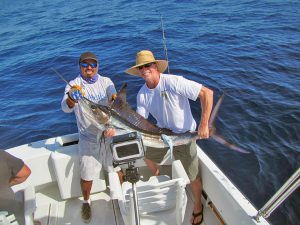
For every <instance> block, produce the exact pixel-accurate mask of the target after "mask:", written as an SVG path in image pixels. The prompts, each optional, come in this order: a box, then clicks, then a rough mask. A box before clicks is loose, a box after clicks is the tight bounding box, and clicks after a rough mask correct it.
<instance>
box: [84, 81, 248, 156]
mask: <svg viewBox="0 0 300 225" xmlns="http://www.w3.org/2000/svg"><path fill="white" fill-rule="evenodd" d="M126 87H127V85H126V84H125V85H123V87H122V88H121V89H120V91H119V92H118V94H117V98H116V99H115V100H114V101H113V102H112V104H109V105H108V106H104V105H99V104H96V103H94V102H92V101H90V100H88V99H86V98H84V99H82V100H79V102H78V104H79V105H80V106H81V107H82V109H83V112H84V114H85V115H86V116H87V117H88V118H89V120H90V121H91V122H92V124H93V125H95V126H97V127H98V128H99V129H101V130H104V129H106V128H107V127H114V128H116V131H117V134H118V133H122V132H124V131H126V132H133V131H136V132H138V133H139V134H140V135H141V136H142V138H143V143H144V145H146V146H150V147H155V148H163V147H168V145H167V144H166V143H165V142H164V141H163V140H162V138H161V136H162V135H163V134H164V135H167V136H168V137H169V139H170V140H171V141H172V143H173V146H178V145H184V144H187V143H189V142H191V141H193V140H197V139H200V137H199V136H198V133H197V132H196V131H195V132H186V133H180V134H178V133H174V132H172V131H171V130H169V129H165V128H160V127H158V126H156V125H155V124H153V123H151V122H150V121H148V120H147V119H145V118H144V117H142V116H141V115H139V114H138V113H137V112H136V111H135V110H133V109H132V108H131V107H130V105H129V104H128V103H127V101H126ZM223 99H224V94H223V95H222V96H221V97H220V99H219V100H218V102H217V104H216V106H215V108H214V109H213V111H212V113H211V118H210V121H209V128H210V134H211V136H210V137H211V138H212V139H214V140H215V141H217V142H219V143H221V144H224V145H226V146H227V147H229V148H230V149H232V150H234V151H238V152H242V153H249V152H248V151H245V150H243V149H241V148H239V147H237V146H235V145H234V144H231V143H229V142H227V141H226V140H225V139H224V138H222V137H221V136H219V135H217V134H216V129H215V127H214V121H215V118H216V116H217V113H218V110H219V108H220V106H221V103H222V101H223Z"/></svg>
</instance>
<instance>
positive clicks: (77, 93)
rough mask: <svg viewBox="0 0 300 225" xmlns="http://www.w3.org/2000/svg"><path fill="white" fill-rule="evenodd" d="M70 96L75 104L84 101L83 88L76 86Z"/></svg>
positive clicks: (71, 90)
mask: <svg viewBox="0 0 300 225" xmlns="http://www.w3.org/2000/svg"><path fill="white" fill-rule="evenodd" d="M68 96H69V98H70V99H71V100H73V101H74V102H78V100H80V99H82V98H83V96H84V93H83V91H82V88H81V86H79V85H74V86H73V87H72V88H71V89H70V90H69V92H68Z"/></svg>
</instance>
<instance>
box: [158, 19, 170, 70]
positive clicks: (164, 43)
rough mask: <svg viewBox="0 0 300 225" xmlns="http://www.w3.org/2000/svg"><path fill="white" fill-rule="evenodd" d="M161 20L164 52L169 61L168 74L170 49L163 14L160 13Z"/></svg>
mask: <svg viewBox="0 0 300 225" xmlns="http://www.w3.org/2000/svg"><path fill="white" fill-rule="evenodd" d="M160 21H161V29H162V37H163V45H164V53H165V58H166V60H167V62H168V67H167V69H168V74H170V67H169V59H168V49H167V42H166V38H165V28H164V22H163V17H162V14H160Z"/></svg>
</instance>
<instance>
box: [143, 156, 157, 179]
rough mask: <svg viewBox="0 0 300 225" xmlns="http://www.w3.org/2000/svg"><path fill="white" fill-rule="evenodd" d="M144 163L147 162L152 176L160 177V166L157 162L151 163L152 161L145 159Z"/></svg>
mask: <svg viewBox="0 0 300 225" xmlns="http://www.w3.org/2000/svg"><path fill="white" fill-rule="evenodd" d="M144 161H145V163H146V165H147V166H148V168H149V169H150V171H151V173H152V175H153V176H158V175H159V166H158V165H157V164H156V163H155V162H153V161H151V160H150V159H146V158H144Z"/></svg>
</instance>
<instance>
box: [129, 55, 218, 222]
mask: <svg viewBox="0 0 300 225" xmlns="http://www.w3.org/2000/svg"><path fill="white" fill-rule="evenodd" d="M167 67H168V62H167V61H166V60H156V59H155V57H154V55H153V53H152V52H151V51H148V50H142V51H140V52H138V53H137V55H136V65H134V66H133V67H131V68H129V69H128V70H127V71H126V73H128V74H131V75H135V76H140V77H142V78H144V80H145V84H144V85H143V86H142V87H141V89H140V91H139V93H138V95H137V112H138V113H139V114H140V115H142V116H143V117H145V118H148V116H149V113H150V114H151V115H152V116H153V117H154V118H155V119H156V121H157V125H158V126H159V127H162V128H168V129H170V130H172V131H173V132H175V133H184V132H187V131H195V130H196V128H197V127H196V126H197V124H196V121H195V120H194V118H193V116H192V112H191V107H190V104H189V99H191V100H193V101H196V99H197V98H199V99H200V103H201V108H202V114H201V120H200V123H199V126H198V135H199V136H200V138H202V139H205V138H208V137H209V128H208V121H209V117H210V113H211V110H212V106H213V91H212V90H210V89H208V88H206V87H204V86H203V85H202V84H199V83H197V82H194V81H191V80H188V79H185V78H183V77H182V76H176V75H170V74H163V72H164V71H165V70H166V69H167ZM166 152H167V149H159V150H157V149H155V148H149V147H147V151H146V154H145V162H146V164H147V166H148V167H149V168H150V170H151V172H152V173H153V174H154V175H159V166H158V164H157V163H160V162H161V161H162V159H163V157H164V155H165V154H166ZM173 154H174V158H175V159H179V160H181V162H182V164H183V167H184V168H185V170H186V173H187V174H188V176H189V178H190V180H191V188H192V192H193V195H194V198H195V203H194V209H193V214H192V218H191V220H190V222H191V224H193V225H197V224H198V225H199V224H201V223H202V221H203V205H202V204H201V192H202V183H201V181H200V177H199V162H198V157H197V146H196V142H195V141H193V142H191V143H190V144H188V145H182V146H175V147H174V149H173Z"/></svg>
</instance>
